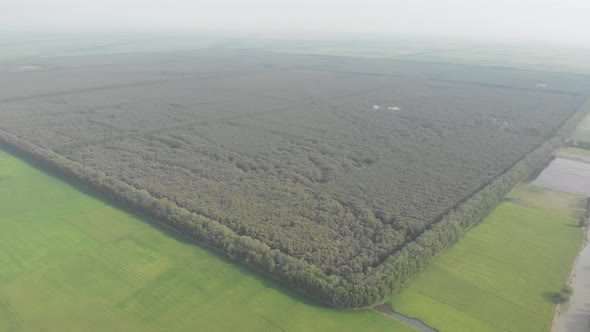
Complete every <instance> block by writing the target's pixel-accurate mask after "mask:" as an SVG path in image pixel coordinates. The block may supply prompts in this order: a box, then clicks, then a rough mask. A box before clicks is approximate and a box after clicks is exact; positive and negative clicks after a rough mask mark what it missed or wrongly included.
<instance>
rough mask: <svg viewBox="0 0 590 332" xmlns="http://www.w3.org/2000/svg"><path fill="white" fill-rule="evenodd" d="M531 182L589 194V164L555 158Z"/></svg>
mask: <svg viewBox="0 0 590 332" xmlns="http://www.w3.org/2000/svg"><path fill="white" fill-rule="evenodd" d="M532 184H533V185H537V186H541V187H545V188H549V189H554V190H559V191H563V192H568V193H572V194H578V195H584V196H590V164H588V163H585V162H582V161H577V160H570V159H565V158H561V157H558V158H555V160H553V162H551V164H549V166H548V167H547V168H546V169H545V170H544V171H543V172H542V173H541V174H540V175H539V177H537V179H535V181H533V182H532Z"/></svg>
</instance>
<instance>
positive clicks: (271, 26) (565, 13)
mask: <svg viewBox="0 0 590 332" xmlns="http://www.w3.org/2000/svg"><path fill="white" fill-rule="evenodd" d="M589 11H590V3H589V2H588V1H584V0H562V1H556V0H527V1H510V0H498V1H486V0H447V1H431V0H417V1H404V0H367V1H350V0H346V1H338V0H322V1H316V0H288V1H272V0H254V1H236V0H205V1H189V0H171V1H165V2H164V1H159V0H124V1H120V0H104V1H77V0H56V1H44V0H19V1H3V2H2V3H0V28H2V29H3V30H6V29H35V28H41V29H42V30H45V29H47V28H64V29H67V30H72V29H121V28H127V29H130V28H131V29H146V28H152V29H179V28H180V29H189V30H194V29H196V30H203V29H204V30H209V31H210V30H225V31H233V32H234V33H239V34H241V35H251V34H257V33H264V34H266V35H269V34H270V35H273V34H274V35H281V34H282V33H285V32H289V33H290V34H291V35H299V36H302V35H305V36H308V37H314V36H315V37H320V36H322V35H323V34H326V33H345V34H361V33H371V34H394V35H407V34H410V35H424V36H458V37H470V38H472V39H476V40H481V39H482V38H495V39H500V40H512V39H516V40H539V41H558V42H576V43H582V44H585V45H586V46H588V45H589V41H588V31H590V22H589V21H588V19H587V13H588V12H589Z"/></svg>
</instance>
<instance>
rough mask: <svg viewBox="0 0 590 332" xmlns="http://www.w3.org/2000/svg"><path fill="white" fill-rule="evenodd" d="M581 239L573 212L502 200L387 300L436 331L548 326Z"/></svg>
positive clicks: (525, 329)
mask: <svg viewBox="0 0 590 332" xmlns="http://www.w3.org/2000/svg"><path fill="white" fill-rule="evenodd" d="M523 190H524V192H520V193H518V195H520V196H526V195H525V193H526V191H527V190H528V191H530V190H531V188H525V189H523ZM540 197H542V195H539V194H537V195H536V196H533V197H532V198H529V201H530V202H534V201H535V200H537V201H538V200H539V199H540ZM566 210H567V209H562V210H561V211H562V212H564V211H565V212H567V211H566ZM581 243H582V234H581V232H580V229H579V228H578V227H577V220H576V219H574V218H569V217H565V216H563V215H559V213H548V212H545V211H542V210H538V209H535V208H533V207H530V206H524V205H521V204H515V203H510V202H504V203H502V204H501V205H499V206H498V207H497V208H496V209H495V210H494V211H493V212H492V213H490V214H489V215H488V216H487V217H486V218H485V219H484V220H483V221H482V222H481V223H479V224H478V225H476V226H474V227H473V228H472V229H471V230H470V231H469V232H468V233H467V234H466V235H465V236H464V237H463V239H461V241H459V242H458V243H456V244H455V245H453V246H452V247H451V248H449V249H448V250H447V251H445V252H444V253H442V254H441V255H440V256H439V257H437V258H436V259H435V260H434V262H433V263H432V264H431V265H430V266H429V267H428V268H427V269H426V270H425V271H424V272H422V273H421V274H420V275H418V276H417V277H416V278H415V279H414V280H413V281H411V282H410V283H409V285H408V286H407V287H406V288H404V289H402V290H401V291H400V292H399V293H397V294H396V295H394V296H393V297H392V299H391V300H390V304H391V306H392V308H393V309H394V310H395V311H397V312H399V313H401V314H404V315H407V316H410V317H415V318H417V319H420V320H422V321H423V322H424V323H426V324H427V325H429V326H432V327H434V328H435V329H437V330H438V331H453V332H459V331H549V330H550V328H551V321H552V318H553V311H554V308H555V304H554V301H553V298H554V296H555V295H556V294H557V292H558V291H559V289H560V288H561V287H562V286H563V284H564V283H565V280H566V279H567V276H568V275H569V273H570V271H571V268H572V264H573V261H574V258H575V256H576V254H577V252H578V251H579V249H580V247H581Z"/></svg>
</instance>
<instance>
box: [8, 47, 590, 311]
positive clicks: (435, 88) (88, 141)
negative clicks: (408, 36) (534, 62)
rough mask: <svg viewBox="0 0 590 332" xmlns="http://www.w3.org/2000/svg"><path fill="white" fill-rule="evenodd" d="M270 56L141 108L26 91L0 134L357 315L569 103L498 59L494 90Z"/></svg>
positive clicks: (468, 77) (492, 193)
mask: <svg viewBox="0 0 590 332" xmlns="http://www.w3.org/2000/svg"><path fill="white" fill-rule="evenodd" d="M257 56H258V57H263V58H264V57H266V58H265V59H266V60H268V59H274V57H280V56H277V55H264V56H262V55H257ZM255 59H256V58H255ZM225 61H229V60H225ZM232 61H237V60H235V59H234V60H232ZM252 61H253V62H252V63H248V62H247V61H245V63H244V61H243V60H240V65H241V66H246V67H247V68H248V66H250V67H252V68H251V69H255V68H258V67H257V65H256V61H254V60H252ZM307 61H311V60H309V59H307ZM334 61H335V62H338V61H344V60H334ZM277 62H279V69H280V70H279V69H277V70H268V69H265V70H256V71H254V73H252V74H243V73H241V72H240V74H235V75H228V76H222V77H219V78H213V79H208V80H203V79H202V78H201V77H199V78H194V79H188V80H187V79H186V78H183V79H182V80H181V79H176V80H171V81H164V82H163V83H157V84H161V85H162V86H159V87H158V88H157V89H156V88H154V91H156V92H158V93H160V94H163V95H164V96H162V97H161V98H159V99H156V100H155V101H154V100H151V99H150V98H148V97H147V96H145V91H138V89H136V88H135V87H127V86H123V87H115V88H112V89H110V88H109V89H106V90H105V91H102V92H101V93H102V94H104V97H105V98H110V99H109V100H110V104H107V105H103V106H92V107H91V103H94V102H95V100H94V99H92V101H88V99H89V98H90V97H89V96H90V95H92V94H95V93H96V91H94V90H92V89H90V90H89V91H82V92H80V91H75V92H72V93H66V94H60V95H59V101H60V103H61V105H62V106H59V105H60V104H57V105H56V104H52V102H54V101H48V100H47V99H48V97H47V96H41V97H37V96H33V97H31V98H29V99H32V100H36V101H37V102H43V103H47V104H48V105H52V106H51V107H48V108H49V110H48V111H44V112H39V111H38V108H35V107H30V108H28V107H27V106H26V105H27V102H23V101H22V100H16V101H13V100H8V101H6V102H5V104H7V105H8V106H10V105H12V104H14V105H13V106H15V107H17V108H19V110H20V112H19V113H18V114H17V115H15V114H16V113H14V112H12V111H10V110H9V107H8V106H7V111H6V112H4V113H2V112H0V120H1V123H0V137H1V138H2V141H3V142H4V143H5V144H7V145H8V146H11V147H12V148H14V149H16V150H18V151H20V152H21V153H24V154H26V155H28V156H30V157H32V158H33V159H35V160H40V161H41V162H42V163H43V165H45V166H46V167H50V168H52V169H54V170H57V171H59V172H61V173H62V174H65V175H67V176H72V177H74V178H76V179H78V180H79V181H81V182H82V183H84V184H86V185H88V186H89V187H91V188H92V189H93V190H97V191H99V192H101V193H103V194H104V195H106V196H107V197H110V198H111V199H112V200H114V201H115V202H117V203H119V204H122V205H124V206H127V207H131V208H133V209H135V210H137V211H139V212H141V213H143V214H145V215H147V216H150V217H152V218H154V219H155V220H157V221H158V222H162V223H165V224H167V225H168V226H170V227H172V228H174V229H176V230H177V231H179V232H182V233H183V234H185V235H187V236H189V237H191V238H193V239H195V240H197V241H200V242H203V243H206V244H208V245H211V246H213V247H215V248H217V249H218V250H220V251H222V252H224V253H225V254H227V255H228V256H230V257H232V258H234V259H236V260H238V261H241V262H243V263H246V264H248V265H250V266H253V267H255V268H257V269H258V270H260V271H262V272H264V273H266V274H268V275H270V276H273V277H275V278H277V279H279V280H282V281H283V282H285V283H288V284H289V285H291V286H293V287H295V288H297V289H301V290H302V291H304V292H306V293H307V294H310V295H311V296H313V297H315V298H317V299H319V300H321V301H324V302H327V303H330V304H333V305H336V306H341V307H360V306H366V305H370V304H373V303H376V302H378V301H382V300H383V299H384V298H385V297H386V296H387V295H389V294H390V293H391V292H392V291H393V290H395V289H397V288H398V287H399V286H400V285H401V284H402V283H403V282H404V281H405V280H407V278H409V277H411V276H412V275H413V274H415V273H416V272H417V271H419V270H420V269H421V268H422V267H423V266H424V264H426V263H427V262H428V261H429V259H430V258H431V257H432V256H433V255H434V254H436V253H437V252H439V251H440V250H442V249H443V248H444V247H446V246H447V245H449V244H450V243H452V242H454V241H456V240H457V239H458V238H459V237H460V236H461V234H462V232H463V231H464V230H465V229H466V228H468V227H469V226H471V225H472V224H473V223H474V222H476V221H477V220H478V219H479V218H481V217H482V216H483V215H484V214H485V213H487V212H488V211H489V210H490V209H491V208H493V207H494V206H495V205H496V204H497V203H498V202H499V201H500V200H501V199H502V198H503V196H504V195H505V194H506V193H507V192H508V191H509V190H510V189H511V188H512V186H513V185H514V184H515V183H517V182H518V181H520V180H521V179H522V178H523V177H525V176H527V175H528V174H529V173H530V172H531V171H532V170H533V169H534V168H535V167H537V165H538V164H539V163H540V162H542V161H543V160H544V159H545V158H547V157H548V156H549V154H550V153H551V151H552V150H553V149H554V147H555V146H556V145H558V144H560V142H561V141H560V138H559V137H557V138H553V139H552V137H553V136H555V135H556V134H558V130H559V129H560V128H562V130H566V129H567V128H570V127H571V125H572V123H575V121H576V120H577V119H578V118H577V116H578V115H577V114H576V116H574V117H571V116H572V115H573V114H575V112H576V111H577V110H578V109H579V108H580V105H582V103H583V102H584V100H585V96H583V95H582V94H581V93H580V92H579V91H577V90H576V89H572V88H571V87H569V86H568V85H567V84H565V83H563V84H562V82H566V81H567V78H564V77H563V75H558V74H552V73H540V74H539V75H542V76H543V77H544V79H545V80H546V81H551V80H553V81H552V82H554V84H555V85H556V87H555V88H553V89H551V90H548V91H544V90H543V89H542V88H535V86H534V85H533V86H532V87H529V88H524V87H523V85H526V84H529V83H527V82H528V81H527V79H528V78H527V76H526V75H528V74H530V73H528V72H519V71H510V72H504V71H502V69H497V70H498V71H500V72H501V75H497V76H490V75H487V76H485V78H486V79H490V77H492V78H493V79H495V80H503V82H504V83H503V85H500V84H496V83H494V84H491V83H489V82H486V81H485V79H482V80H479V81H478V77H479V76H478V74H477V73H478V70H479V71H482V73H483V72H484V71H487V70H489V69H481V68H477V67H473V68H472V67H467V66H465V67H461V66H450V65H444V64H439V65H432V66H431V67H430V69H429V70H430V71H431V72H430V73H426V74H425V73H424V72H420V75H413V73H412V72H411V71H410V70H409V69H411V68H408V67H411V65H408V66H398V64H397V63H395V62H392V65H391V66H390V67H387V65H383V66H384V68H383V69H384V70H386V71H388V72H389V73H388V74H387V75H374V74H372V73H371V70H373V69H372V68H370V67H367V68H365V69H364V70H365V71H366V73H365V74H364V75H360V74H359V73H358V72H355V73H354V74H350V73H348V74H346V73H344V72H340V71H338V70H336V69H331V70H330V71H326V70H318V69H317V68H314V69H313V70H312V69H309V68H308V69H285V68H280V61H278V60H277ZM322 65H323V64H322ZM339 65H343V64H339ZM318 66H320V65H319V64H318ZM323 66H325V65H323ZM357 66H358V64H357ZM335 67H336V68H337V67H338V66H335ZM240 68H241V67H240ZM265 68H266V67H265ZM445 68H446V69H454V72H455V74H449V75H450V76H449V77H446V78H445V77H444V75H443V74H442V73H445V72H446V71H445V70H444V69H445ZM320 69H321V66H320ZM461 71H463V72H464V75H463V76H461V75H458V74H456V72H461ZM451 72H453V71H451ZM525 74H526V75H525ZM519 75H522V77H521V79H517V78H519V77H520V76H519ZM498 77H500V78H498ZM523 77H524V78H523ZM560 84H562V85H563V86H562V87H561V88H560ZM139 90H140V89H139ZM139 95H141V96H142V98H141V99H140V100H139V101H137V100H136V98H137V97H138V96H139ZM132 97H133V98H132ZM56 98H57V97H56ZM29 99H28V100H29ZM38 99H40V100H38ZM131 100H135V101H131ZM28 102H29V101H28ZM84 103H86V104H84ZM79 104H83V105H85V106H84V107H79V106H76V105H79ZM568 119H570V120H569V122H568V121H567V120H568ZM564 124H565V126H564ZM558 136H559V135H558Z"/></svg>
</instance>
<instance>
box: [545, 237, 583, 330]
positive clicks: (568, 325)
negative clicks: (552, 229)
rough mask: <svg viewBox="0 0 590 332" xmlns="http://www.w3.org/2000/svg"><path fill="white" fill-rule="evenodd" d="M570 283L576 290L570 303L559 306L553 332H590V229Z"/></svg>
mask: <svg viewBox="0 0 590 332" xmlns="http://www.w3.org/2000/svg"><path fill="white" fill-rule="evenodd" d="M568 283H569V284H570V285H571V286H572V287H573V288H574V295H573V296H572V298H571V299H570V302H569V303H568V304H566V305H564V306H558V307H557V309H556V312H555V318H554V320H553V328H552V331H553V332H582V331H590V246H588V229H586V233H585V234H584V248H583V249H582V251H581V252H580V254H579V255H578V257H577V258H576V262H575V264H574V270H573V271H572V275H571V276H570V280H568Z"/></svg>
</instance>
